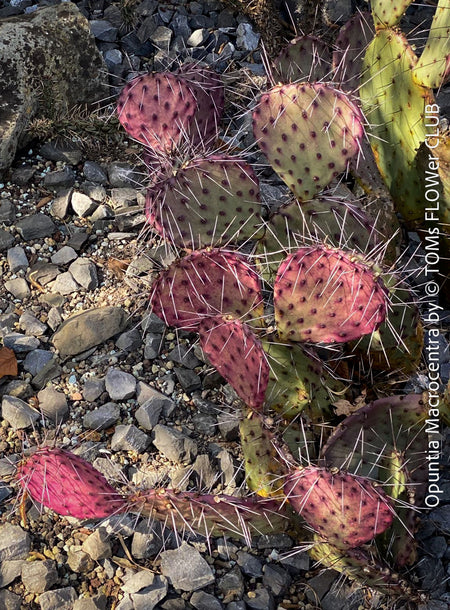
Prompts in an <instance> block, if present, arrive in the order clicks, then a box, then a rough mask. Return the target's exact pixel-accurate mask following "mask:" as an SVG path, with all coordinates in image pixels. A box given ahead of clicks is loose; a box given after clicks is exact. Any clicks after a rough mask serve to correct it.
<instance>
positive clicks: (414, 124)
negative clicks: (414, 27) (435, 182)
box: [359, 29, 434, 223]
mask: <svg viewBox="0 0 450 610" xmlns="http://www.w3.org/2000/svg"><path fill="white" fill-rule="evenodd" d="M416 64H417V57H416V55H415V54H414V52H413V50H412V48H411V47H410V45H409V44H408V41H407V40H406V38H405V37H404V36H403V35H402V34H401V33H399V32H397V31H395V30H390V29H381V30H379V31H378V32H377V33H376V36H375V37H374V39H373V40H372V42H371V43H370V45H369V47H368V49H367V51H366V54H365V57H364V70H363V76H362V82H361V87H360V89H359V94H360V96H361V101H362V104H363V108H364V112H365V114H366V116H367V118H368V120H369V121H370V123H371V124H372V128H371V132H370V135H369V138H370V142H371V145H372V148H373V151H374V153H375V158H376V160H377V164H378V167H379V169H380V172H381V175H382V176H383V179H384V180H385V182H386V184H387V186H388V188H389V190H390V192H391V194H392V197H393V199H394V201H395V203H396V206H397V209H398V211H400V212H401V214H402V216H403V217H404V219H405V220H406V221H408V222H411V223H413V222H416V221H417V222H419V221H420V222H421V221H423V216H424V213H423V207H424V194H423V190H422V189H421V183H420V177H419V175H418V173H417V171H416V168H415V159H416V155H417V150H418V149H419V147H420V145H421V144H422V142H424V141H425V139H426V133H427V128H426V127H425V122H424V115H425V110H426V107H427V106H431V105H432V104H434V98H433V93H432V91H431V90H430V89H428V88H426V87H423V86H422V85H419V84H417V83H416V81H415V80H414V78H413V70H414V67H415V66H416Z"/></svg>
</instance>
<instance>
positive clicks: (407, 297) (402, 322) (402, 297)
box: [349, 274, 424, 374]
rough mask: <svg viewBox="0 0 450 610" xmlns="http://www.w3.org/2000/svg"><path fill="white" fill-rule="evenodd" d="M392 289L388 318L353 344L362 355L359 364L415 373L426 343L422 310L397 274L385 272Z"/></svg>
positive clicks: (369, 368) (367, 369)
mask: <svg viewBox="0 0 450 610" xmlns="http://www.w3.org/2000/svg"><path fill="white" fill-rule="evenodd" d="M383 281H384V283H385V285H386V286H387V288H388V290H389V308H388V310H387V313H386V319H385V320H384V321H383V323H382V324H381V325H380V326H379V328H378V329H377V330H376V331H374V332H373V333H372V334H371V335H367V336H365V337H361V339H359V340H358V341H356V342H354V343H351V344H350V345H349V352H350V353H353V354H355V355H356V356H357V357H358V363H357V365H356V367H357V368H358V369H359V370H361V371H362V372H363V374H367V373H368V372H371V371H380V372H388V371H392V372H396V373H404V374H409V373H413V372H414V371H415V370H416V369H417V367H418V366H419V364H420V360H421V356H422V350H423V345H424V332H423V325H422V322H421V321H420V312H419V309H418V306H417V304H416V303H415V302H414V300H413V298H412V294H411V290H410V288H409V287H408V286H407V285H406V284H404V283H402V282H401V280H400V279H399V278H398V276H396V275H395V274H387V275H384V276H383Z"/></svg>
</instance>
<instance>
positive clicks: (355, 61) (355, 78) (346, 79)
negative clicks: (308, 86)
mask: <svg viewBox="0 0 450 610" xmlns="http://www.w3.org/2000/svg"><path fill="white" fill-rule="evenodd" d="M374 34H375V27H374V25H373V19H372V15H371V14H370V13H368V12H358V13H357V14H356V15H354V16H353V17H352V18H351V19H350V20H349V21H347V23H346V24H345V25H343V26H342V28H341V29H340V31H339V34H338V36H337V38H336V42H335V49H334V51H333V68H334V80H335V81H336V82H338V83H339V86H340V87H341V88H342V89H344V90H345V91H357V90H358V88H359V84H360V80H361V74H362V70H363V59H364V54H365V52H366V49H367V45H368V44H369V42H370V41H371V40H372V38H373V37H374Z"/></svg>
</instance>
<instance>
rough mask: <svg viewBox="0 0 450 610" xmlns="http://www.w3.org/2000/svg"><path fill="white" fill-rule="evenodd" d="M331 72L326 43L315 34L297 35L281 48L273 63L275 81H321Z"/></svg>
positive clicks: (329, 56)
mask: <svg viewBox="0 0 450 610" xmlns="http://www.w3.org/2000/svg"><path fill="white" fill-rule="evenodd" d="M330 73H331V53H330V49H329V47H328V45H327V44H326V43H325V42H323V40H321V39H320V38H317V37H316V36H297V37H296V38H294V39H293V40H291V42H290V43H289V44H288V45H287V46H286V47H285V48H284V49H282V50H281V52H280V54H279V55H278V57H277V58H276V59H275V61H274V64H273V73H272V77H273V79H274V80H275V81H281V82H283V83H292V82H300V81H308V82H314V81H323V80H326V79H327V77H328V78H329V76H330Z"/></svg>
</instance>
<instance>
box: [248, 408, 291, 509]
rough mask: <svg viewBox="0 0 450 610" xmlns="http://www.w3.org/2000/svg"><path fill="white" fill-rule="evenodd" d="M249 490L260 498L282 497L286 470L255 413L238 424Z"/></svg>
mask: <svg viewBox="0 0 450 610" xmlns="http://www.w3.org/2000/svg"><path fill="white" fill-rule="evenodd" d="M239 431H240V436H241V448H242V454H243V456H244V466H245V478H246V482H247V485H248V487H249V489H251V490H252V491H254V492H255V493H257V494H258V495H259V496H262V497H264V498H268V497H275V498H281V497H284V496H283V483H284V475H285V474H286V466H285V464H284V463H283V462H282V461H281V459H280V457H279V455H278V454H277V451H276V448H275V444H274V442H273V439H272V435H271V433H270V432H269V430H267V428H266V427H265V426H264V424H263V422H262V419H261V417H260V416H259V415H258V414H257V413H252V412H249V413H248V414H247V416H246V417H243V418H242V419H241V421H240V424H239Z"/></svg>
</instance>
